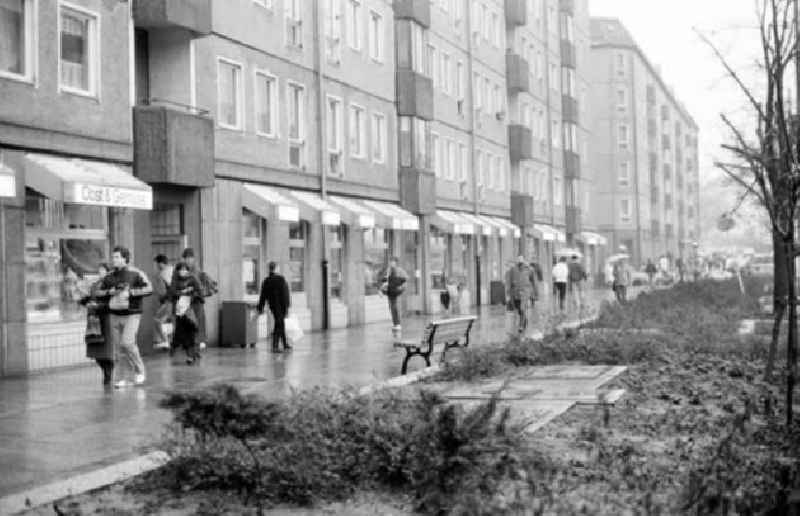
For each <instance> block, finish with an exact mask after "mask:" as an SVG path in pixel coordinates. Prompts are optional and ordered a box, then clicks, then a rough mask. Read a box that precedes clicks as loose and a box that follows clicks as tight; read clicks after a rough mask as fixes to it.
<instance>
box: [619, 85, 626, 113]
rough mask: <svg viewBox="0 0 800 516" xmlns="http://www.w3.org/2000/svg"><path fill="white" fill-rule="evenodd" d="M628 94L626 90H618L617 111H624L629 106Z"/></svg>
mask: <svg viewBox="0 0 800 516" xmlns="http://www.w3.org/2000/svg"><path fill="white" fill-rule="evenodd" d="M627 99H628V92H627V91H626V90H625V88H617V109H619V110H624V109H625V106H627V104H628V100H627Z"/></svg>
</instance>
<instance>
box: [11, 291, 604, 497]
mask: <svg viewBox="0 0 800 516" xmlns="http://www.w3.org/2000/svg"><path fill="white" fill-rule="evenodd" d="M609 295H610V291H594V292H592V293H591V294H590V297H589V298H590V299H592V300H593V303H592V305H593V306H594V307H596V306H597V303H598V301H599V300H601V299H606V298H608V297H609ZM545 305H546V303H544V304H543V306H545ZM537 311H538V312H539V316H538V317H535V318H534V319H533V321H532V323H533V324H541V321H542V320H543V319H544V317H542V316H541V313H542V312H543V311H546V309H545V308H542V307H540V309H539V310H537ZM476 313H478V312H477V311H476ZM479 315H480V317H479V319H478V323H477V326H476V327H475V329H474V330H473V334H472V340H471V345H475V346H482V345H490V344H492V343H499V342H502V341H504V340H505V339H506V338H507V335H508V332H509V331H510V330H511V325H513V322H512V321H513V319H512V318H511V317H509V316H508V315H507V313H506V311H505V309H504V308H503V307H485V308H482V309H481V310H480V312H479ZM584 315H585V314H584ZM429 319H430V317H428V316H424V317H412V318H407V319H406V320H404V321H403V336H404V337H406V338H413V337H415V336H419V335H421V334H422V330H423V328H424V325H425V324H426V322H427V321H428V320H429ZM573 319H574V316H573ZM535 329H536V328H535V327H534V328H531V330H535ZM402 357H403V352H402V351H397V350H395V349H394V348H393V347H392V339H391V323H389V322H386V323H376V324H370V325H366V326H361V327H357V328H346V329H341V330H330V331H325V332H315V333H311V334H309V335H306V337H305V338H304V339H302V341H301V342H300V343H298V344H297V345H296V346H295V349H294V351H293V352H291V353H288V354H272V353H268V352H267V345H266V343H260V344H259V346H258V347H257V348H256V349H251V348H247V349H241V348H210V349H208V350H206V352H205V354H204V356H203V359H202V362H201V364H200V365H199V366H194V367H190V366H186V365H184V357H183V355H182V353H180V352H179V353H177V354H176V356H175V357H174V358H172V359H170V358H169V357H167V356H165V355H159V356H153V357H149V358H147V359H146V364H147V371H148V381H147V384H146V386H144V387H129V388H127V389H123V390H117V391H115V390H113V389H112V390H104V389H103V388H102V386H101V385H100V371H99V368H96V367H85V368H78V369H70V370H64V371H57V372H52V373H46V374H41V375H32V376H29V377H23V378H11V379H2V380H0V471H1V472H3V474H2V475H0V497H3V496H6V495H9V494H13V493H17V492H20V491H23V490H26V489H29V488H32V487H36V486H40V485H42V484H46V483H50V482H53V481H56V480H61V479H63V478H65V477H69V476H72V475H75V474H79V473H84V472H87V471H91V470H95V469H98V468H101V467H104V466H108V465H110V464H115V463H118V462H120V461H123V460H126V459H129V458H132V457H135V456H139V455H141V454H143V453H145V452H147V451H151V450H152V449H153V448H154V447H155V446H156V445H157V443H158V440H159V436H160V435H161V433H162V431H163V428H164V424H165V423H167V422H169V420H170V415H169V413H168V412H166V411H164V410H161V409H160V408H158V402H159V400H160V399H162V397H163V395H164V394H165V393H166V392H167V391H169V390H171V389H175V388H190V387H203V386H208V385H212V384H216V383H232V384H234V385H239V386H241V387H242V388H244V389H246V390H247V391H249V392H257V393H260V394H262V395H265V396H267V397H279V396H284V395H286V394H288V393H289V392H291V390H292V389H297V388H300V389H302V388H309V387H313V386H323V387H343V386H354V387H360V386H364V385H368V384H371V383H375V382H379V381H382V380H386V379H389V378H391V377H394V376H397V375H398V374H399V371H400V364H401V361H402ZM423 366H424V361H423V360H422V359H420V358H417V359H414V360H412V361H411V362H410V363H409V371H414V370H416V369H420V368H422V367H423ZM11 472H13V473H11Z"/></svg>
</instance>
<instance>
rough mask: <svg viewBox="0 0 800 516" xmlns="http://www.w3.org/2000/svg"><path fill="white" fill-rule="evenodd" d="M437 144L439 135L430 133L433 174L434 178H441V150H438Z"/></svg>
mask: <svg viewBox="0 0 800 516" xmlns="http://www.w3.org/2000/svg"><path fill="white" fill-rule="evenodd" d="M439 144H440V142H439V135H438V134H436V133H431V163H432V164H433V165H432V166H433V173H434V174H435V175H436V177H442V164H441V159H442V158H441V156H442V150H441V148H439Z"/></svg>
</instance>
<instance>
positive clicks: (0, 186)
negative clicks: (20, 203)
mask: <svg viewBox="0 0 800 516" xmlns="http://www.w3.org/2000/svg"><path fill="white" fill-rule="evenodd" d="M16 195H17V178H16V175H15V174H14V171H13V170H11V169H10V168H9V167H8V166H7V165H4V164H3V163H0V197H16Z"/></svg>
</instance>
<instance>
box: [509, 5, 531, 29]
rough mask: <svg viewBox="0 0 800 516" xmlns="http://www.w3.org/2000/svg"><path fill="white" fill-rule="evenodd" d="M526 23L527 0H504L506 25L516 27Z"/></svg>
mask: <svg viewBox="0 0 800 516" xmlns="http://www.w3.org/2000/svg"><path fill="white" fill-rule="evenodd" d="M527 23H528V2H527V0H506V25H507V26H509V27H518V26H521V25H527Z"/></svg>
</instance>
